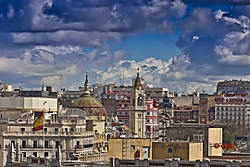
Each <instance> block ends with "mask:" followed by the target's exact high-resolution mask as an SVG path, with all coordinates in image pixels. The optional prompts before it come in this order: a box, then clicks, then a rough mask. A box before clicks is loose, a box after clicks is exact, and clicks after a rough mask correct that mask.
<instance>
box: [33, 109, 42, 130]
mask: <svg viewBox="0 0 250 167" xmlns="http://www.w3.org/2000/svg"><path fill="white" fill-rule="evenodd" d="M43 121H44V117H43V112H42V113H41V114H40V116H39V117H38V118H37V119H36V121H35V122H34V123H33V131H39V130H43Z"/></svg>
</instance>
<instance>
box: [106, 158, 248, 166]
mask: <svg viewBox="0 0 250 167" xmlns="http://www.w3.org/2000/svg"><path fill="white" fill-rule="evenodd" d="M110 162H111V166H113V167H132V166H133V167H250V162H241V161H210V160H209V159H204V160H203V161H200V160H197V161H180V159H178V158H175V159H166V160H148V159H144V160H141V159H136V160H121V159H118V158H115V159H112V158H111V159H110Z"/></svg>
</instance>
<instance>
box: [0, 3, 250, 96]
mask: <svg viewBox="0 0 250 167" xmlns="http://www.w3.org/2000/svg"><path fill="white" fill-rule="evenodd" d="M190 4H191V5H190ZM222 5H224V6H222ZM225 6H226V7H228V9H226V8H225ZM249 6H250V1H248V0H216V1H215V0H203V1H200V0H182V1H181V0H146V1H141V0H133V1H126V0H121V1H117V0H105V1H103V0H73V1H68V0H36V1H34V0H20V1H8V0H2V1H0V25H1V26H0V49H1V53H0V73H1V76H2V78H4V79H5V80H6V82H8V81H10V82H11V83H13V81H14V79H13V78H16V81H15V82H14V83H19V82H20V81H21V80H29V83H30V84H29V83H26V82H23V84H25V85H26V86H31V85H36V84H37V85H39V83H40V82H41V81H43V82H44V83H45V84H54V85H57V86H58V85H60V84H63V85H64V86H65V87H75V88H77V87H78V86H80V85H82V83H83V80H84V74H85V72H86V71H87V70H89V69H92V70H90V71H91V73H90V79H92V81H93V82H102V83H103V84H104V83H110V82H113V83H114V82H116V83H120V82H121V76H123V75H124V76H125V78H126V81H125V82H126V83H127V84H129V83H131V79H132V78H133V77H134V75H135V74H136V69H137V68H138V67H140V69H141V72H140V73H141V75H142V77H143V78H144V79H145V81H147V82H150V83H155V84H156V85H158V86H167V87H170V88H172V89H175V90H176V89H178V91H180V92H182V91H184V92H190V91H199V90H200V91H201V90H208V91H209V90H210V91H213V90H214V86H215V83H216V82H217V81H219V80H224V79H231V78H235V77H236V78H237V76H241V77H240V78H242V75H245V78H246V79H247V78H248V74H247V71H249V70H250V68H249V65H250V59H249V57H250V47H249V42H250V38H249V26H250V12H249V11H250V10H249V8H250V7H249ZM220 7H222V8H221V9H219V8H220ZM176 28H178V31H179V33H180V34H181V35H180V36H179V38H178V39H177V41H176V46H177V47H178V48H179V49H180V50H181V51H182V52H183V54H181V55H179V56H176V55H172V56H173V57H172V58H170V59H169V60H167V61H166V60H165V61H164V60H159V59H155V58H152V57H151V58H145V59H143V60H141V61H139V62H136V61H134V60H131V59H133V58H134V57H133V56H134V55H133V54H132V53H130V51H129V50H126V48H123V49H114V48H112V46H110V41H112V42H122V41H124V39H126V37H129V36H131V35H135V34H137V33H144V32H154V33H159V32H164V33H165V32H168V33H169V32H175V31H176ZM10 75H11V76H12V77H10ZM61 76H63V77H61ZM79 76H81V77H79ZM230 77H231V78H230ZM22 78H23V79H22ZM177 85H178V86H177Z"/></svg>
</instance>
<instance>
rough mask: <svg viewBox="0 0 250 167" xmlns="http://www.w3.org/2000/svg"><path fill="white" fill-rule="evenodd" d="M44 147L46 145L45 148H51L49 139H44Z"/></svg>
mask: <svg viewBox="0 0 250 167" xmlns="http://www.w3.org/2000/svg"><path fill="white" fill-rule="evenodd" d="M44 147H45V148H49V141H48V140H45V141H44Z"/></svg>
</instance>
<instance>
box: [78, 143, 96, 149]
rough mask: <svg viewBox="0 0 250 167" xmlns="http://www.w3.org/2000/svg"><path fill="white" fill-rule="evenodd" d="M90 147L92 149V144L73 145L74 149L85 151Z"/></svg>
mask: <svg viewBox="0 0 250 167" xmlns="http://www.w3.org/2000/svg"><path fill="white" fill-rule="evenodd" d="M90 147H93V144H85V145H75V149H85V148H90Z"/></svg>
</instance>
